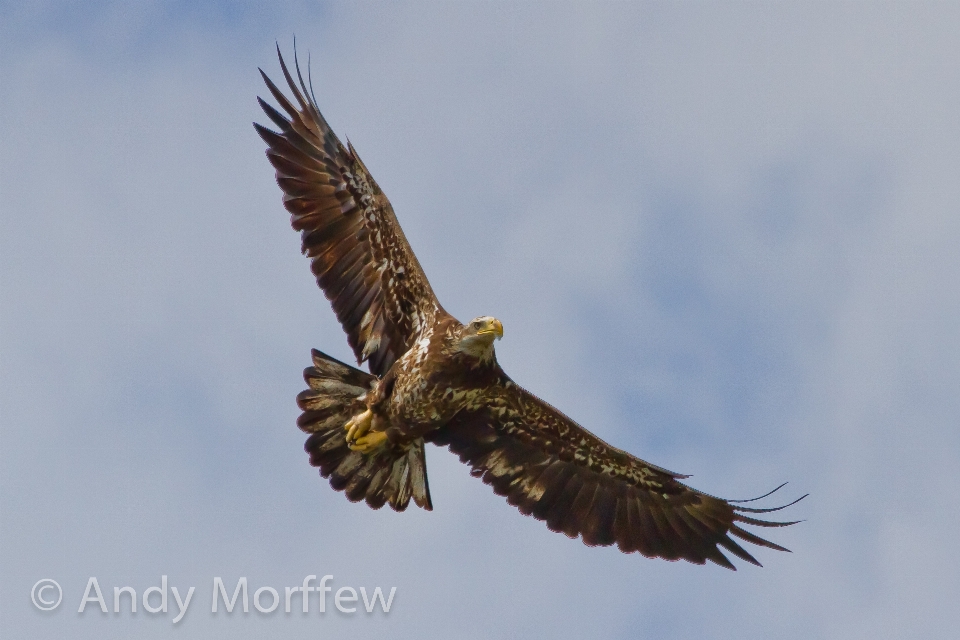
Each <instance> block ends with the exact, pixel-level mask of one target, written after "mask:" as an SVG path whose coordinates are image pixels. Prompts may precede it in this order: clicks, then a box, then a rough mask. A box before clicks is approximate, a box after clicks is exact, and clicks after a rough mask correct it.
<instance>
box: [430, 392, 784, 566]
mask: <svg viewBox="0 0 960 640" xmlns="http://www.w3.org/2000/svg"><path fill="white" fill-rule="evenodd" d="M427 439H429V440H430V441H432V442H434V443H436V444H438V445H441V446H442V445H449V447H450V450H451V451H452V452H453V453H456V454H457V455H459V456H460V460H461V461H463V462H465V463H467V464H469V465H470V466H471V467H472V471H471V474H472V475H474V476H476V477H481V478H482V479H483V481H484V482H485V483H487V484H489V485H491V486H492V487H493V490H494V491H495V492H496V493H497V494H499V495H502V496H506V498H507V502H509V503H510V504H512V505H514V506H516V507H517V508H518V509H519V510H520V512H521V513H523V514H525V515H532V516H533V517H535V518H537V519H538V520H546V523H547V526H548V527H549V528H550V529H551V530H552V531H562V532H563V533H565V534H567V535H568V536H570V537H571V538H575V537H577V536H580V537H581V538H582V539H583V541H584V543H586V544H588V545H591V546H592V545H611V544H614V543H616V545H617V546H618V547H619V548H620V550H621V551H624V552H631V551H639V552H640V553H642V554H643V555H645V556H648V557H661V558H665V559H667V560H678V559H681V558H682V559H684V560H688V561H690V562H693V563H695V564H703V563H704V562H705V561H706V560H710V561H712V562H715V563H717V564H719V565H721V566H724V567H727V568H729V569H734V568H735V567H734V566H733V564H732V563H731V562H730V561H729V560H728V559H727V558H726V556H724V555H723V553H721V551H720V550H719V548H718V545H719V546H720V547H723V548H724V549H726V550H727V551H729V552H730V553H732V554H734V555H735V556H737V557H739V558H741V559H743V560H746V561H747V562H750V563H752V564H756V565H759V564H760V563H759V562H757V560H756V559H755V558H754V557H753V556H752V555H750V553H748V552H747V551H746V550H745V549H744V548H743V547H741V546H740V545H739V544H737V543H736V542H735V541H734V540H733V539H732V538H731V537H730V535H731V534H732V535H733V536H735V537H737V538H740V539H741V540H745V541H747V542H750V543H753V544H756V545H760V546H764V547H769V548H771V549H778V550H781V551H787V549H785V548H783V547H781V546H780V545H777V544H774V543H772V542H769V541H767V540H764V539H763V538H760V537H758V536H756V535H754V534H752V533H750V532H748V531H745V530H744V529H742V528H741V527H740V526H739V525H740V524H751V525H757V526H762V527H779V526H786V525H789V524H794V523H792V522H768V521H765V520H758V519H756V518H752V517H749V516H747V515H744V514H745V513H764V512H769V511H777V510H778V509H782V508H783V507H778V508H774V509H753V508H748V507H744V506H739V505H737V504H735V502H736V501H728V500H722V499H720V498H715V497H713V496H710V495H707V494H705V493H701V492H699V491H697V490H695V489H691V488H690V487H688V486H686V485H684V484H683V483H681V482H679V481H678V479H681V478H685V477H687V476H683V475H680V474H676V473H673V472H670V471H667V470H666V469H662V468H660V467H657V466H655V465H652V464H650V463H648V462H644V461H643V460H640V459H639V458H636V457H634V456H632V455H630V454H629V453H627V452H625V451H621V450H620V449H617V448H615V447H612V446H610V445H608V444H607V443H605V442H603V441H602V440H600V439H599V438H597V437H596V436H594V435H593V434H591V433H590V432H588V431H587V430H585V429H584V428H583V427H581V426H580V425H578V424H577V423H576V422H574V421H573V420H571V419H570V418H568V417H567V416H565V415H563V414H562V413H560V411H558V410H557V409H555V408H553V407H552V406H550V405H549V404H547V403H546V402H544V401H542V400H540V399H539V398H537V397H536V396H534V395H533V394H531V393H529V392H527V391H525V390H524V389H522V388H521V387H519V386H517V385H516V384H515V383H514V382H513V381H511V380H509V379H507V378H504V379H503V380H501V382H500V383H499V384H497V385H495V386H492V387H490V388H489V389H487V390H486V392H485V394H484V398H483V401H482V403H478V404H477V405H476V408H475V409H473V410H465V411H462V412H461V413H460V414H458V415H457V416H455V417H454V418H453V420H451V421H450V422H449V423H448V424H447V425H446V426H444V427H443V428H441V429H439V430H438V431H436V432H433V433H432V434H429V435H428V436H427ZM791 504H793V503H791ZM786 506H789V505H786Z"/></svg>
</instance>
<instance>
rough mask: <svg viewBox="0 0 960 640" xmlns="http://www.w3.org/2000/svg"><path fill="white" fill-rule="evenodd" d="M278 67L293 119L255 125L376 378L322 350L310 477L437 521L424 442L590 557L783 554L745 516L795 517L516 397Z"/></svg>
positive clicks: (381, 200)
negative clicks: (755, 550) (736, 497)
mask: <svg viewBox="0 0 960 640" xmlns="http://www.w3.org/2000/svg"><path fill="white" fill-rule="evenodd" d="M277 53H278V55H279V50H278V51H277ZM280 64H281V68H282V70H283V75H284V77H285V79H286V82H287V85H288V86H289V88H290V91H291V92H292V94H293V96H294V101H295V103H296V104H294V103H293V102H291V101H289V100H288V99H287V98H286V97H285V96H284V94H283V93H282V92H281V91H280V90H279V89H278V88H277V87H276V86H275V85H274V84H273V82H271V81H270V79H269V78H268V77H267V76H266V74H263V72H262V71H261V74H262V75H263V79H264V81H265V82H266V84H267V87H268V88H269V90H270V93H271V94H272V95H273V97H274V99H275V100H276V101H277V103H278V104H279V105H280V108H281V109H282V111H283V112H282V113H281V112H280V111H278V110H276V109H274V108H273V107H271V106H270V105H269V104H267V103H266V102H264V101H263V100H260V105H261V107H262V108H263V110H264V112H265V113H266V114H267V116H269V118H270V120H272V121H273V123H274V124H275V125H276V126H277V128H278V129H279V132H274V131H271V130H269V129H267V128H264V127H262V126H260V125H255V126H256V128H257V131H258V132H259V133H260V136H261V137H262V138H263V140H264V141H265V142H266V143H267V145H268V150H267V157H268V158H269V160H270V163H271V164H272V165H273V166H274V168H275V169H276V172H277V182H278V184H279V185H280V188H281V189H282V190H283V193H284V198H283V203H284V206H285V207H286V208H287V210H288V211H289V212H290V213H291V214H292V225H293V227H294V229H296V230H297V231H300V232H301V237H302V250H303V253H304V254H306V255H307V256H308V257H309V258H310V260H311V266H312V270H313V273H314V275H315V276H316V278H317V283H318V284H319V285H320V288H321V289H322V290H323V292H324V293H325V294H326V296H327V298H328V299H329V300H330V302H331V304H332V306H333V309H334V311H335V312H336V314H337V318H338V319H339V321H340V323H341V324H342V325H343V328H344V331H346V333H347V340H348V342H349V343H350V346H351V347H352V348H353V351H354V354H355V355H356V357H357V362H358V363H361V364H362V363H363V362H364V361H366V362H367V363H368V366H369V368H370V373H366V372H363V371H360V370H359V369H355V368H353V367H351V366H349V365H346V364H343V363H341V362H338V361H336V360H334V359H333V358H331V357H329V356H327V355H325V354H323V353H321V352H319V351H313V366H312V367H310V368H308V369H307V370H306V371H305V372H304V377H305V379H306V381H307V383H308V385H309V387H310V388H309V389H307V390H306V391H303V392H302V393H301V394H300V395H299V396H298V398H297V402H298V404H299V406H300V408H301V409H302V410H303V413H302V414H301V416H300V418H299V420H298V425H299V426H300V428H301V429H303V430H304V431H306V432H308V433H309V434H310V436H309V438H308V439H307V443H306V450H307V452H308V453H309V454H310V463H311V464H313V465H314V466H317V467H319V468H320V473H321V475H322V476H323V477H325V478H329V479H330V484H331V486H333V488H334V489H336V490H338V491H344V492H345V494H346V496H347V498H349V499H350V500H352V501H360V500H364V501H366V502H367V504H368V505H370V506H371V507H373V508H375V509H377V508H380V507H381V506H383V505H384V504H390V506H391V507H392V508H394V509H395V510H397V511H402V510H404V509H405V508H406V507H407V505H408V504H409V501H410V500H411V499H413V500H414V502H415V503H416V504H417V505H419V506H420V507H423V508H425V509H431V508H432V505H431V501H430V491H429V487H428V484H427V473H426V461H425V458H424V443H425V442H433V443H435V444H438V445H441V446H447V447H449V448H450V450H451V451H452V452H453V453H455V454H457V455H458V456H460V459H461V460H462V461H463V462H465V463H466V464H468V465H470V467H471V468H472V474H473V475H474V476H476V477H479V478H481V479H482V480H483V481H484V482H485V483H487V484H489V485H491V486H492V487H493V490H494V491H495V492H496V493H497V494H499V495H502V496H505V497H506V498H507V501H508V502H509V503H510V504H512V505H514V506H516V507H517V508H518V509H519V510H520V512H521V513H523V514H525V515H532V516H533V517H535V518H538V519H540V520H544V521H546V523H547V526H548V527H549V528H550V529H551V530H553V531H562V532H563V533H565V534H566V535H568V536H570V537H577V536H579V537H581V538H582V539H583V541H584V542H585V543H586V544H588V545H612V544H616V545H617V546H618V547H619V548H620V549H621V550H622V551H624V552H631V551H639V552H640V553H642V554H643V555H645V556H650V557H662V558H666V559H667V560H677V559H681V558H682V559H684V560H688V561H690V562H693V563H697V564H703V563H704V562H705V561H707V560H710V561H712V562H715V563H717V564H719V565H721V566H724V567H728V568H731V569H733V568H734V567H733V565H732V564H731V563H730V561H729V560H728V559H727V558H726V556H724V554H723V553H722V552H721V551H720V548H723V549H726V550H727V551H729V552H730V553H732V554H734V555H735V556H737V557H739V558H741V559H743V560H746V561H747V562H751V563H753V564H759V563H758V562H757V561H756V559H754V557H753V556H752V555H750V553H748V552H747V551H746V550H745V549H743V548H742V547H741V546H740V545H739V544H738V543H737V542H735V541H734V539H733V538H734V537H735V538H739V539H740V540H743V541H746V542H750V543H752V544H756V545H760V546H765V547H769V548H772V549H779V550H783V551H785V550H786V549H784V548H783V547H781V546H779V545H776V544H774V543H772V542H769V541H767V540H764V539H762V538H759V537H757V536H756V535H754V534H752V533H749V532H748V531H746V530H744V529H743V528H741V526H740V525H741V524H750V525H756V526H761V527H779V526H785V525H789V524H793V523H791V522H768V521H764V520H758V519H756V518H753V517H750V516H748V515H746V514H749V513H765V512H769V511H777V510H779V509H782V508H784V507H777V508H774V509H753V508H748V507H744V506H741V505H740V504H738V503H737V502H736V501H729V500H722V499H720V498H715V497H713V496H709V495H707V494H704V493H701V492H699V491H697V490H695V489H692V488H690V487H688V486H686V485H684V484H683V483H681V482H680V480H681V479H683V478H685V477H686V476H682V475H679V474H676V473H673V472H670V471H667V470H666V469H662V468H660V467H657V466H655V465H652V464H650V463H648V462H645V461H643V460H640V459H639V458H636V457H634V456H632V455H630V454H629V453H627V452H625V451H621V450H620V449H616V448H614V447H612V446H610V445H608V444H607V443H605V442H603V441H602V440H600V439H599V438H597V437H596V436H594V435H593V434H591V433H590V432H588V431H586V430H585V429H583V428H582V427H581V426H580V425H578V424H577V423H575V422H574V421H573V420H571V419H570V418H568V417H567V416H565V415H563V414H562V413H561V412H560V411H558V410H557V409H555V408H553V407H552V406H550V405H549V404H547V403H546V402H544V401H542V400H540V399H539V398H537V397H536V396H534V395H533V394H531V393H529V392H527V391H525V390H524V389H522V388H521V387H519V386H518V385H517V384H516V383H514V382H513V381H512V380H511V379H510V378H509V377H508V376H507V375H506V374H505V373H504V372H503V370H502V369H501V368H500V365H499V364H497V360H496V355H495V352H494V348H493V342H494V340H495V339H496V338H499V337H500V336H502V333H503V328H502V325H500V322H499V321H497V320H496V319H494V318H489V317H483V318H477V319H475V320H474V321H472V322H471V323H468V324H462V323H460V322H459V321H457V320H456V318H454V317H453V316H451V315H450V314H448V313H447V312H446V311H444V310H443V308H442V307H441V306H440V303H439V302H438V301H437V299H436V296H435V295H434V293H433V290H432V289H431V288H430V284H429V282H428V281H427V278H426V276H425V275H424V273H423V270H422V269H421V268H420V264H419V263H418V262H417V259H416V257H415V256H414V254H413V251H412V250H411V248H410V245H409V244H408V243H407V240H406V238H405V237H404V235H403V231H402V230H401V229H400V225H399V224H398V223H397V219H396V216H395V215H394V212H393V208H392V207H391V206H390V202H389V201H388V200H387V197H386V196H385V195H384V194H383V192H382V191H381V190H380V188H379V187H378V186H377V183H376V182H375V181H374V180H373V178H372V177H371V176H370V174H369V172H368V171H367V169H366V167H365V166H364V165H363V162H361V160H360V158H359V156H358V155H357V153H356V151H355V150H354V149H353V147H352V146H350V145H348V146H346V147H344V146H343V144H341V142H340V140H339V139H338V138H337V136H336V135H335V134H334V133H333V131H332V130H331V129H330V127H329V125H328V124H327V122H326V120H324V118H323V116H322V115H321V114H320V111H319V109H318V108H317V105H316V102H315V100H314V99H313V97H312V93H311V92H310V91H308V90H307V87H306V85H305V84H304V82H303V79H302V77H301V76H300V72H299V68H297V80H298V81H297V82H295V81H294V79H293V77H292V76H291V74H290V72H289V71H288V69H287V67H286V65H285V64H284V61H283V57H282V56H281V57H280ZM345 429H346V430H345ZM778 488H779V487H778ZM791 504H792V503H791ZM786 506H789V505H786ZM731 536H733V537H731Z"/></svg>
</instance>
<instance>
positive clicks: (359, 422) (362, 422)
mask: <svg viewBox="0 0 960 640" xmlns="http://www.w3.org/2000/svg"><path fill="white" fill-rule="evenodd" d="M371 422H373V413H372V412H371V411H370V409H367V410H366V411H364V412H363V413H360V414H357V415H355V416H353V417H352V418H350V419H349V420H347V423H346V424H345V425H343V428H344V429H346V431H347V444H351V443H353V442H355V441H356V440H357V438H359V437H361V436H363V435H364V434H365V433H367V432H368V431H370V424H371Z"/></svg>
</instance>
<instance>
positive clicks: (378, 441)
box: [347, 431, 387, 454]
mask: <svg viewBox="0 0 960 640" xmlns="http://www.w3.org/2000/svg"><path fill="white" fill-rule="evenodd" d="M386 442H387V434H386V433H384V432H383V431H370V432H369V433H367V435H365V436H360V437H359V438H356V439H355V440H353V442H350V441H347V446H348V447H349V448H350V449H351V450H352V451H359V452H360V453H364V454H366V453H371V452H373V451H376V450H377V449H379V448H380V447H382V446H383V445H384V444H386Z"/></svg>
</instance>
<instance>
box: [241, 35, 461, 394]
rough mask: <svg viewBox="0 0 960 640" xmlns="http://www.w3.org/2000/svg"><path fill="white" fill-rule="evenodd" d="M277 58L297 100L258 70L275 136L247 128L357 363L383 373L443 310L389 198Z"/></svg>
mask: <svg viewBox="0 0 960 640" xmlns="http://www.w3.org/2000/svg"><path fill="white" fill-rule="evenodd" d="M277 55H278V56H280V66H281V68H282V69H283V75H284V77H285V78H286V81H287V85H288V86H289V87H290V91H291V92H293V96H294V98H295V100H296V102H297V105H294V104H292V103H291V102H290V101H289V100H288V99H287V98H286V96H284V95H283V93H282V92H281V91H280V90H279V89H278V88H277V86H276V85H274V83H273V82H271V80H270V79H269V78H268V77H267V76H266V74H264V73H263V71H262V70H261V71H260V74H261V75H262V76H263V80H264V82H266V84H267V87H268V88H269V89H270V93H271V94H273V97H274V98H275V99H276V101H277V103H278V104H279V105H280V107H281V108H282V109H283V111H285V112H286V113H285V114H283V113H280V112H279V111H277V110H276V109H274V108H273V107H271V106H270V105H269V104H267V103H266V102H264V101H263V100H261V99H259V98H258V100H259V102H260V106H261V107H262V108H263V110H264V112H265V113H266V114H267V116H268V117H269V118H270V119H271V120H272V121H273V123H274V124H275V125H276V126H277V127H278V128H279V129H280V132H279V133H277V132H274V131H271V130H270V129H267V128H265V127H262V126H261V125H259V124H254V126H255V127H256V129H257V132H258V133H259V134H260V137H262V138H263V140H264V141H265V142H266V143H267V145H268V147H269V148H268V149H267V157H268V158H269V159H270V163H271V164H272V165H273V166H274V168H275V169H276V170H277V183H278V184H279V185H280V188H281V189H282V190H283V194H284V196H283V204H284V206H285V207H286V208H287V211H289V212H290V213H291V214H292V219H291V224H292V225H293V228H294V229H296V230H297V231H300V232H301V237H302V242H303V247H302V250H303V253H305V254H306V255H307V256H308V257H309V258H310V260H311V262H312V264H311V268H312V270H313V273H314V275H315V276H316V278H317V283H318V284H319V285H320V288H321V289H323V292H324V294H326V296H327V298H328V299H329V300H330V302H331V303H332V305H333V310H334V311H335V312H336V314H337V319H338V320H339V321H340V324H341V325H342V326H343V329H344V331H345V332H346V333H347V340H348V341H349V343H350V346H351V347H352V348H353V352H354V354H355V355H356V357H357V362H363V361H364V360H369V365H370V372H371V373H373V374H375V375H379V376H382V375H383V374H385V373H386V372H387V370H389V369H390V366H391V365H392V364H393V362H394V361H395V360H396V359H397V358H399V357H400V356H401V355H403V354H404V353H405V352H406V351H407V350H408V349H409V348H410V347H411V346H412V344H413V342H414V340H415V339H416V337H417V335H418V333H419V331H420V328H421V327H422V326H423V325H424V324H425V323H428V322H432V320H433V317H434V316H435V315H436V314H437V313H442V310H441V307H440V304H439V302H438V301H437V298H436V296H435V295H434V293H433V289H431V288H430V283H429V282H427V277H426V275H424V273H423V269H421V267H420V263H419V262H417V258H416V256H415V255H414V254H413V250H412V249H411V248H410V245H409V244H408V243H407V239H406V238H405V237H404V235H403V231H402V230H401V229H400V224H399V223H398V222H397V217H396V215H394V213H393V207H392V206H391V205H390V201H389V200H387V197H386V196H385V195H384V194H383V192H382V191H381V190H380V187H378V186H377V183H376V182H375V181H374V179H373V178H372V177H371V176H370V173H369V172H368V171H367V168H366V167H365V166H364V165H363V162H361V161H360V158H359V156H357V153H356V151H354V149H353V146H351V145H348V146H347V147H344V146H343V144H342V143H341V142H340V140H339V139H338V138H337V136H336V135H335V134H334V133H333V130H331V129H330V126H329V125H328V124H327V121H326V120H324V118H323V116H322V115H321V114H320V110H319V109H318V108H317V105H316V103H315V102H314V100H313V98H312V96H311V95H310V92H309V91H307V88H306V86H305V85H304V82H303V78H302V77H300V72H299V69H297V76H298V79H299V82H300V86H299V88H298V87H297V85H296V84H295V83H294V81H293V78H292V77H291V75H290V72H289V71H288V70H287V66H286V64H285V63H284V61H283V56H282V55H280V49H279V47H278V48H277Z"/></svg>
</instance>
